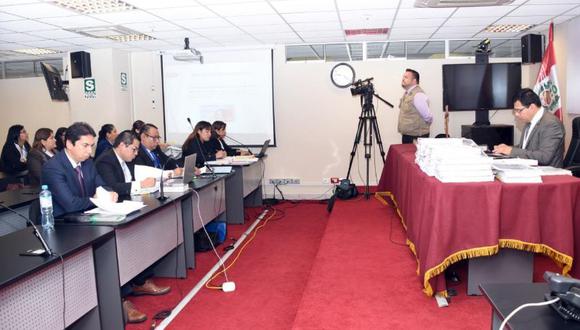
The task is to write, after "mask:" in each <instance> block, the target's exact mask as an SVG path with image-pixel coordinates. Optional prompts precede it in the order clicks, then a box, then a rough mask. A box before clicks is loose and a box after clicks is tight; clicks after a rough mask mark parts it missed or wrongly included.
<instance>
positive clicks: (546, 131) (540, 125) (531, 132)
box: [493, 88, 565, 167]
mask: <svg viewBox="0 0 580 330" xmlns="http://www.w3.org/2000/svg"><path fill="white" fill-rule="evenodd" d="M514 116H515V117H516V118H517V119H519V120H521V121H523V122H524V123H526V126H525V127H524V131H523V132H522V137H521V139H520V143H519V145H518V146H517V147H510V146H507V145H505V144H500V145H497V146H495V147H494V149H493V152H494V153H500V154H504V155H508V156H511V157H518V158H527V159H535V160H537V161H538V165H543V166H553V167H562V165H563V159H564V135H565V130H564V125H562V122H561V121H560V120H559V119H558V118H557V117H556V116H554V115H553V114H551V113H550V112H549V111H547V110H545V109H544V108H542V103H541V101H540V97H539V96H538V95H537V94H536V93H534V91H533V90H531V89H529V88H524V89H522V90H520V91H519V92H518V93H517V94H516V95H515V96H514Z"/></svg>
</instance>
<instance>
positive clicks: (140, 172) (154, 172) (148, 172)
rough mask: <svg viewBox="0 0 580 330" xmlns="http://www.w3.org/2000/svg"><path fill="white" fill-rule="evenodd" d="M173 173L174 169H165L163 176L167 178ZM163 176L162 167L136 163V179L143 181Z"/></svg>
mask: <svg viewBox="0 0 580 330" xmlns="http://www.w3.org/2000/svg"><path fill="white" fill-rule="evenodd" d="M172 174H173V171H172V170H165V171H163V178H164V179H167V178H169V177H170V176H171V175H172ZM160 177H161V169H158V168H155V167H152V166H144V165H135V181H142V180H145V179H147V178H155V179H156V180H157V181H159V178H160Z"/></svg>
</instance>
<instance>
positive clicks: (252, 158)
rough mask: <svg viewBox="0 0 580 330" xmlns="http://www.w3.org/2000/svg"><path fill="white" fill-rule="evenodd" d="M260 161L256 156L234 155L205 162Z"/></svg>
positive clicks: (237, 162) (241, 162)
mask: <svg viewBox="0 0 580 330" xmlns="http://www.w3.org/2000/svg"><path fill="white" fill-rule="evenodd" d="M257 161H258V158H256V157H255V156H234V157H225V158H222V159H217V160H211V161H207V162H205V164H206V165H213V166H215V165H249V164H252V163H255V162H257Z"/></svg>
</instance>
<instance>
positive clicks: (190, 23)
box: [174, 17, 232, 30]
mask: <svg viewBox="0 0 580 330" xmlns="http://www.w3.org/2000/svg"><path fill="white" fill-rule="evenodd" d="M174 22H175V24H178V25H179V26H183V27H185V28H188V29H193V30H195V29H199V28H223V27H231V26H232V24H230V23H229V22H228V21H226V20H225V19H223V18H221V17H213V18H199V19H192V20H184V21H174Z"/></svg>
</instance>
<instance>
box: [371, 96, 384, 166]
mask: <svg viewBox="0 0 580 330" xmlns="http://www.w3.org/2000/svg"><path fill="white" fill-rule="evenodd" d="M372 125H373V129H374V131H375V137H376V139H377V144H378V145H379V150H380V152H381V158H382V159H383V164H384V163H385V150H384V149H383V140H382V139H381V132H380V131H379V124H378V122H377V116H376V112H375V108H374V107H373V123H372Z"/></svg>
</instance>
